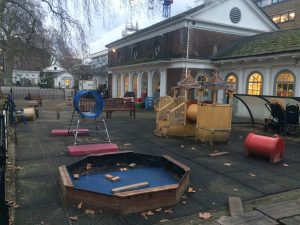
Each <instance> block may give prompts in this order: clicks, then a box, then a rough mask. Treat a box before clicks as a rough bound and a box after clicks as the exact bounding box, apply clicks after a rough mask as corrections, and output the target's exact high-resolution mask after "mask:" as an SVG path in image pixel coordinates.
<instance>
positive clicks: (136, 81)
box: [132, 73, 138, 96]
mask: <svg viewBox="0 0 300 225" xmlns="http://www.w3.org/2000/svg"><path fill="white" fill-rule="evenodd" d="M137 84H138V76H137V74H136V73H135V74H133V76H132V91H133V93H134V95H135V96H136V95H137Z"/></svg>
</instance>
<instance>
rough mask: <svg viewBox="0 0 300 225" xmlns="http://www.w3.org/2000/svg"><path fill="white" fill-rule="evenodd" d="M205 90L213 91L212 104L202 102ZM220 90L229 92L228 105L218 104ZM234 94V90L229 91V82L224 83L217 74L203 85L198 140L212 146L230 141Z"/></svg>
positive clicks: (200, 99)
mask: <svg viewBox="0 0 300 225" xmlns="http://www.w3.org/2000/svg"><path fill="white" fill-rule="evenodd" d="M205 89H209V90H211V94H212V100H211V103H203V101H202V98H203V93H204V90H205ZM218 90H227V94H228V104H222V103H217V91H218ZM233 93H234V92H233V91H232V90H229V86H228V85H227V82H224V80H223V79H222V78H221V77H220V76H219V75H218V73H217V72H215V74H214V75H213V76H212V77H211V79H210V80H208V81H207V82H205V83H204V84H203V85H202V87H201V88H200V89H199V94H198V96H199V101H198V109H197V126H196V140H200V141H202V142H209V143H210V144H213V143H215V142H228V141H229V138H230V132H231V116H232V105H231V102H232V97H233Z"/></svg>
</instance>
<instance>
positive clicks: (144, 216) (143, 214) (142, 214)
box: [141, 212, 148, 220]
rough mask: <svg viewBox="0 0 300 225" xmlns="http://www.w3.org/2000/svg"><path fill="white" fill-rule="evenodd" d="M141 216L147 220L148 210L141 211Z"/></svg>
mask: <svg viewBox="0 0 300 225" xmlns="http://www.w3.org/2000/svg"><path fill="white" fill-rule="evenodd" d="M141 216H142V217H143V218H144V219H145V220H147V219H148V217H147V212H142V213H141Z"/></svg>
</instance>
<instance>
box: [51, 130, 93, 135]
mask: <svg viewBox="0 0 300 225" xmlns="http://www.w3.org/2000/svg"><path fill="white" fill-rule="evenodd" d="M75 131H76V129H73V130H68V129H53V130H51V135H52V136H73V135H74V134H75ZM88 135H89V130H88V129H78V136H88Z"/></svg>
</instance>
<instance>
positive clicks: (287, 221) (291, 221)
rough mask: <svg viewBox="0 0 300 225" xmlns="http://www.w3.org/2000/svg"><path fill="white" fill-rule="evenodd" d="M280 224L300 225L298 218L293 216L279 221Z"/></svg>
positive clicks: (299, 217)
mask: <svg viewBox="0 0 300 225" xmlns="http://www.w3.org/2000/svg"><path fill="white" fill-rule="evenodd" d="M280 222H281V223H282V224H285V225H299V224H300V216H293V217H289V218H285V219H282V220H280Z"/></svg>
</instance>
